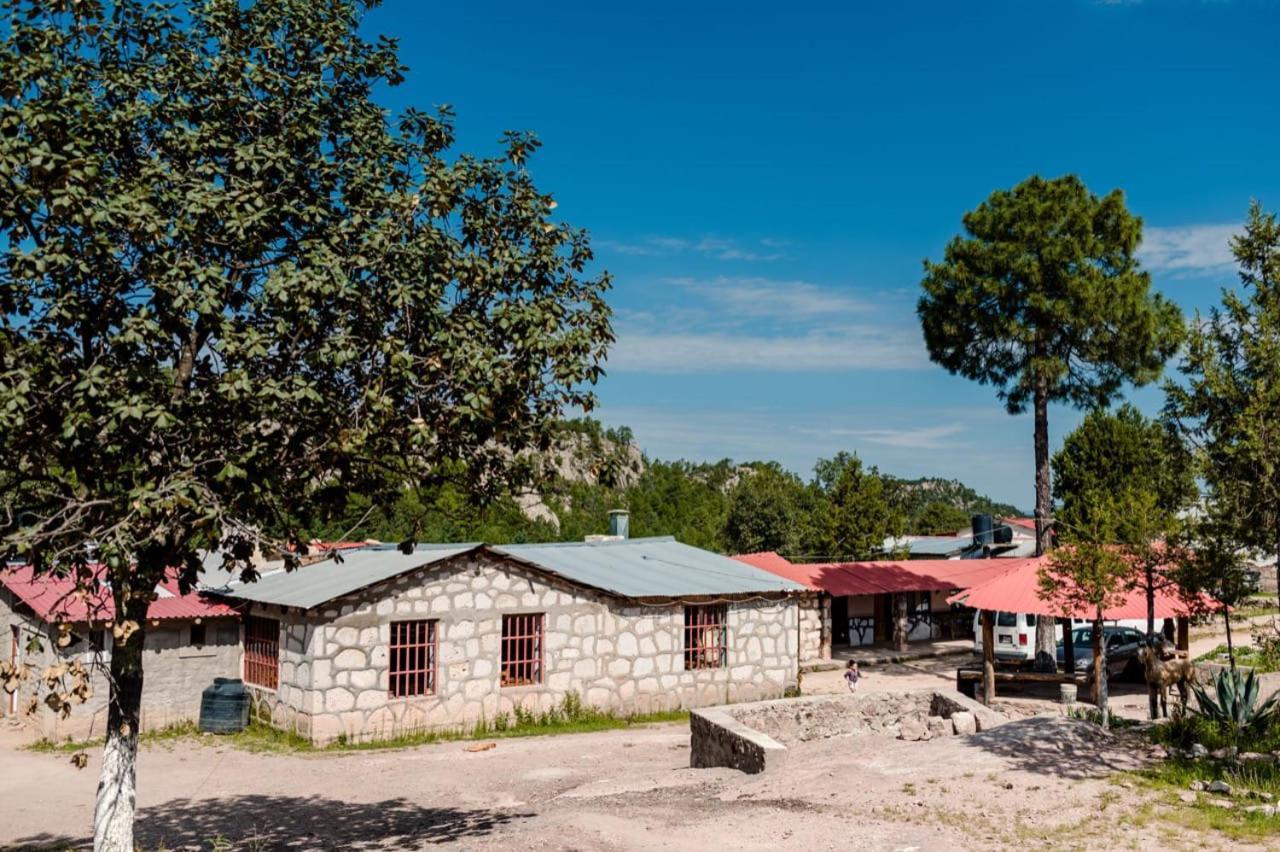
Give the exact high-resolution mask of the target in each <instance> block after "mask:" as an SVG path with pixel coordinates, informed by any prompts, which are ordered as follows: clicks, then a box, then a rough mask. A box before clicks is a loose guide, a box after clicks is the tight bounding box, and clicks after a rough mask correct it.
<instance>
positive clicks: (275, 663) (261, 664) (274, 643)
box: [244, 615, 280, 689]
mask: <svg viewBox="0 0 1280 852" xmlns="http://www.w3.org/2000/svg"><path fill="white" fill-rule="evenodd" d="M273 628H274V629H273ZM244 682H245V683H247V684H250V685H251V686H257V687H261V688H263V689H279V688H280V620H279V619H277V618H267V617H266V616H262V615H246V616H245V617H244Z"/></svg>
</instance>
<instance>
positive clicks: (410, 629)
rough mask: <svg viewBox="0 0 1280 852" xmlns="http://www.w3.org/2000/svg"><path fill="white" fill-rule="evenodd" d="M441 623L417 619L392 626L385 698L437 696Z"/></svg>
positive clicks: (396, 622)
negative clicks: (387, 696)
mask: <svg viewBox="0 0 1280 852" xmlns="http://www.w3.org/2000/svg"><path fill="white" fill-rule="evenodd" d="M439 637H440V622H439V621H438V620H436V619H434V618H431V619H428V618H419V619H410V620H406V621H393V622H391V643H390V645H388V648H387V650H388V652H389V653H388V659H387V675H388V678H387V694H388V695H389V696H390V697H391V698H425V697H427V696H431V695H435V694H436V687H437V683H438V681H437V677H438V671H439V659H440V644H439Z"/></svg>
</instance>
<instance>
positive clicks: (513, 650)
mask: <svg viewBox="0 0 1280 852" xmlns="http://www.w3.org/2000/svg"><path fill="white" fill-rule="evenodd" d="M545 620H546V616H545V615H544V614H543V613H540V612H536V613H523V614H520V615H504V616H502V685H503V686H529V685H531V684H536V683H542V636H543V623H544V621H545Z"/></svg>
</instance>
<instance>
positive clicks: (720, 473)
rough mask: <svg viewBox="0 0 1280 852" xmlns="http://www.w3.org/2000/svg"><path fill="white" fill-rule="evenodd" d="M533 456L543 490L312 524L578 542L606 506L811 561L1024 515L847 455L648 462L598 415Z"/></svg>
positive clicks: (436, 490)
mask: <svg viewBox="0 0 1280 852" xmlns="http://www.w3.org/2000/svg"><path fill="white" fill-rule="evenodd" d="M530 464H531V466H532V468H533V470H534V477H533V482H535V483H537V484H536V486H534V487H530V488H527V489H525V490H522V491H520V492H518V493H516V494H512V495H509V496H506V497H503V498H500V499H498V500H496V501H494V502H491V503H489V504H488V505H484V506H480V505H476V504H474V503H472V502H470V501H468V500H467V499H465V497H464V496H463V493H462V491H461V490H460V489H458V488H455V487H452V486H450V485H448V484H445V485H439V486H434V487H430V488H425V489H418V490H416V491H415V490H405V489H397V488H395V487H393V486H388V488H387V490H386V492H384V493H382V494H379V495H368V494H352V495H350V497H349V499H348V502H347V508H346V511H345V512H344V513H342V515H341V516H339V517H330V518H322V519H313V520H312V521H311V522H310V524H309V526H310V529H311V531H312V533H313V534H314V535H315V537H317V538H322V539H333V538H338V537H347V538H351V537H354V538H374V539H379V540H384V541H401V540H404V539H408V538H412V539H414V540H416V541H488V542H532V541H559V540H565V541H574V540H581V539H582V538H583V537H584V536H586V535H590V534H592V533H603V532H606V531H607V527H608V513H609V510H610V509H619V508H621V509H628V510H630V512H631V534H632V535H633V536H650V535H674V536H675V537H676V538H677V539H679V540H680V541H683V542H686V543H688V544H692V545H695V546H698V547H705V548H708V549H711V550H717V551H723V552H727V553H740V552H750V551H759V550H777V551H779V552H781V553H783V554H784V555H787V556H789V557H790V558H793V559H796V560H809V561H813V560H830V559H849V558H868V557H871V556H875V555H878V554H879V551H880V549H881V546H882V542H883V541H884V539H885V537H886V536H890V535H898V534H903V533H916V534H926V533H938V532H954V531H956V530H958V529H961V528H964V527H966V526H968V524H969V516H970V515H971V514H973V513H975V512H988V513H991V514H995V515H1016V514H1020V512H1019V511H1018V510H1017V509H1016V508H1015V507H1013V506H1010V505H1007V504H1001V503H996V502H994V501H992V500H990V499H989V498H987V497H985V496H983V495H980V494H978V493H976V492H975V491H974V490H973V489H971V488H969V487H967V486H965V485H964V484H963V483H960V482H957V481H955V480H946V479H931V478H924V479H911V480H907V479H899V478H897V477H894V476H891V475H888V474H882V473H881V472H880V471H878V470H877V469H876V468H874V467H866V466H864V465H863V463H862V461H861V460H860V459H859V458H858V457H857V455H855V454H851V453H838V454H837V455H836V456H835V457H833V458H830V459H822V460H820V461H819V462H818V463H817V464H816V465H815V467H814V471H813V475H812V476H811V477H810V478H809V479H808V480H805V479H802V478H801V477H799V476H797V475H796V474H794V473H792V472H790V471H788V470H785V469H784V468H782V467H781V466H780V465H778V464H777V463H776V462H771V461H747V462H741V463H738V462H734V461H732V460H729V459H723V460H721V461H718V462H714V463H706V462H688V461H662V460H655V459H649V458H647V457H645V456H644V454H643V453H642V452H641V450H640V449H639V448H638V447H637V446H636V445H635V443H634V440H633V437H632V435H631V432H630V430H629V429H626V428H620V429H606V428H604V427H603V426H601V424H600V423H599V422H597V421H595V420H590V419H581V420H574V421H570V422H568V423H565V424H564V426H563V430H562V433H561V435H560V436H559V438H558V439H557V440H556V442H555V443H554V445H553V448H552V449H551V450H550V451H549V452H547V453H545V454H543V455H542V456H540V457H537V458H532V459H530ZM374 496H377V497H378V498H380V499H379V501H375V500H374V499H373V497H374ZM376 502H377V504H375V503H376Z"/></svg>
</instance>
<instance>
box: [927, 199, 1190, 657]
mask: <svg viewBox="0 0 1280 852" xmlns="http://www.w3.org/2000/svg"><path fill="white" fill-rule="evenodd" d="M963 221H964V229H965V234H964V235H962V236H957V237H955V238H953V239H952V240H951V242H949V243H948V244H947V247H946V250H945V252H944V256H943V260H942V262H941V263H933V262H931V261H928V260H926V261H925V264H924V268H925V276H924V280H923V282H922V285H923V287H924V295H923V296H921V298H920V301H919V304H918V307H917V312H918V314H919V316H920V322H921V326H922V328H923V330H924V338H925V344H926V345H927V346H928V349H929V354H930V357H931V358H932V359H933V360H934V361H936V362H938V363H939V364H941V365H942V366H944V367H946V368H947V370H949V371H950V372H952V373H955V374H959V375H962V376H965V377H967V378H970V379H973V380H976V381H979V382H981V383H983V384H990V385H994V386H995V387H996V388H997V394H998V396H999V398H1000V399H1001V400H1003V401H1004V403H1005V407H1006V408H1007V409H1008V411H1009V413H1010V414H1020V413H1022V412H1024V411H1026V410H1027V408H1028V407H1030V409H1031V411H1032V417H1033V423H1034V451H1035V470H1036V475H1035V494H1036V506H1035V515H1036V527H1037V530H1036V541H1037V549H1038V550H1039V551H1041V552H1043V551H1044V550H1046V549H1047V548H1048V547H1049V544H1050V542H1049V524H1048V522H1049V517H1050V512H1051V508H1052V503H1051V499H1050V498H1051V494H1050V488H1049V404H1050V403H1054V402H1057V403H1067V404H1070V405H1075V406H1078V407H1083V408H1093V407H1102V406H1105V405H1106V404H1108V403H1109V402H1110V401H1111V400H1112V399H1113V398H1114V397H1115V396H1116V394H1117V393H1119V391H1120V389H1121V387H1122V386H1123V384H1124V383H1125V382H1131V383H1133V384H1137V385H1141V384H1145V383H1148V382H1151V381H1153V380H1155V379H1156V378H1158V377H1159V375H1160V372H1161V369H1162V368H1163V365H1164V361H1165V359H1166V358H1168V357H1169V356H1170V355H1171V354H1172V353H1173V351H1174V349H1175V347H1176V345H1177V342H1178V338H1179V335H1180V331H1181V326H1182V320H1181V315H1180V312H1179V311H1178V308H1177V307H1176V306H1175V305H1174V304H1173V303H1171V302H1169V301H1168V300H1166V299H1165V298H1163V297H1162V296H1160V295H1159V294H1155V293H1152V292H1151V281H1150V277H1149V276H1148V275H1147V273H1146V272H1144V271H1143V270H1142V269H1141V268H1140V267H1139V264H1138V261H1137V259H1136V258H1135V257H1134V252H1135V250H1136V249H1137V247H1138V243H1139V241H1140V239H1141V236H1142V220H1141V219H1139V218H1138V217H1136V216H1133V215H1131V214H1130V213H1129V212H1128V210H1126V209H1125V205H1124V197H1123V195H1122V193H1121V192H1120V191H1119V190H1114V191H1112V192H1110V193H1108V194H1107V195H1106V196H1103V197H1101V198H1099V197H1098V196H1096V195H1094V194H1093V193H1091V192H1089V190H1088V189H1087V188H1086V187H1085V185H1084V183H1083V182H1082V181H1081V180H1080V179H1079V178H1078V177H1075V176H1074V175H1068V176H1066V177H1061V178H1057V179H1054V180H1045V179H1044V178H1041V177H1032V178H1029V179H1027V180H1025V181H1023V182H1022V183H1020V184H1018V185H1017V186H1015V187H1014V188H1013V189H1011V190H999V191H997V192H994V193H992V194H991V196H990V197H989V198H988V199H987V200H986V201H984V202H983V203H982V204H980V205H979V206H978V207H977V208H976V209H974V210H972V211H970V212H969V213H966V214H965V216H964V220H963ZM1052 628H1053V625H1052V623H1050V622H1049V621H1048V620H1047V619H1046V620H1043V621H1042V622H1041V623H1040V624H1039V625H1037V629H1036V652H1037V653H1036V656H1037V666H1038V667H1040V668H1049V667H1051V666H1052V665H1053V659H1054V658H1053V654H1054V635H1053V629H1052Z"/></svg>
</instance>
